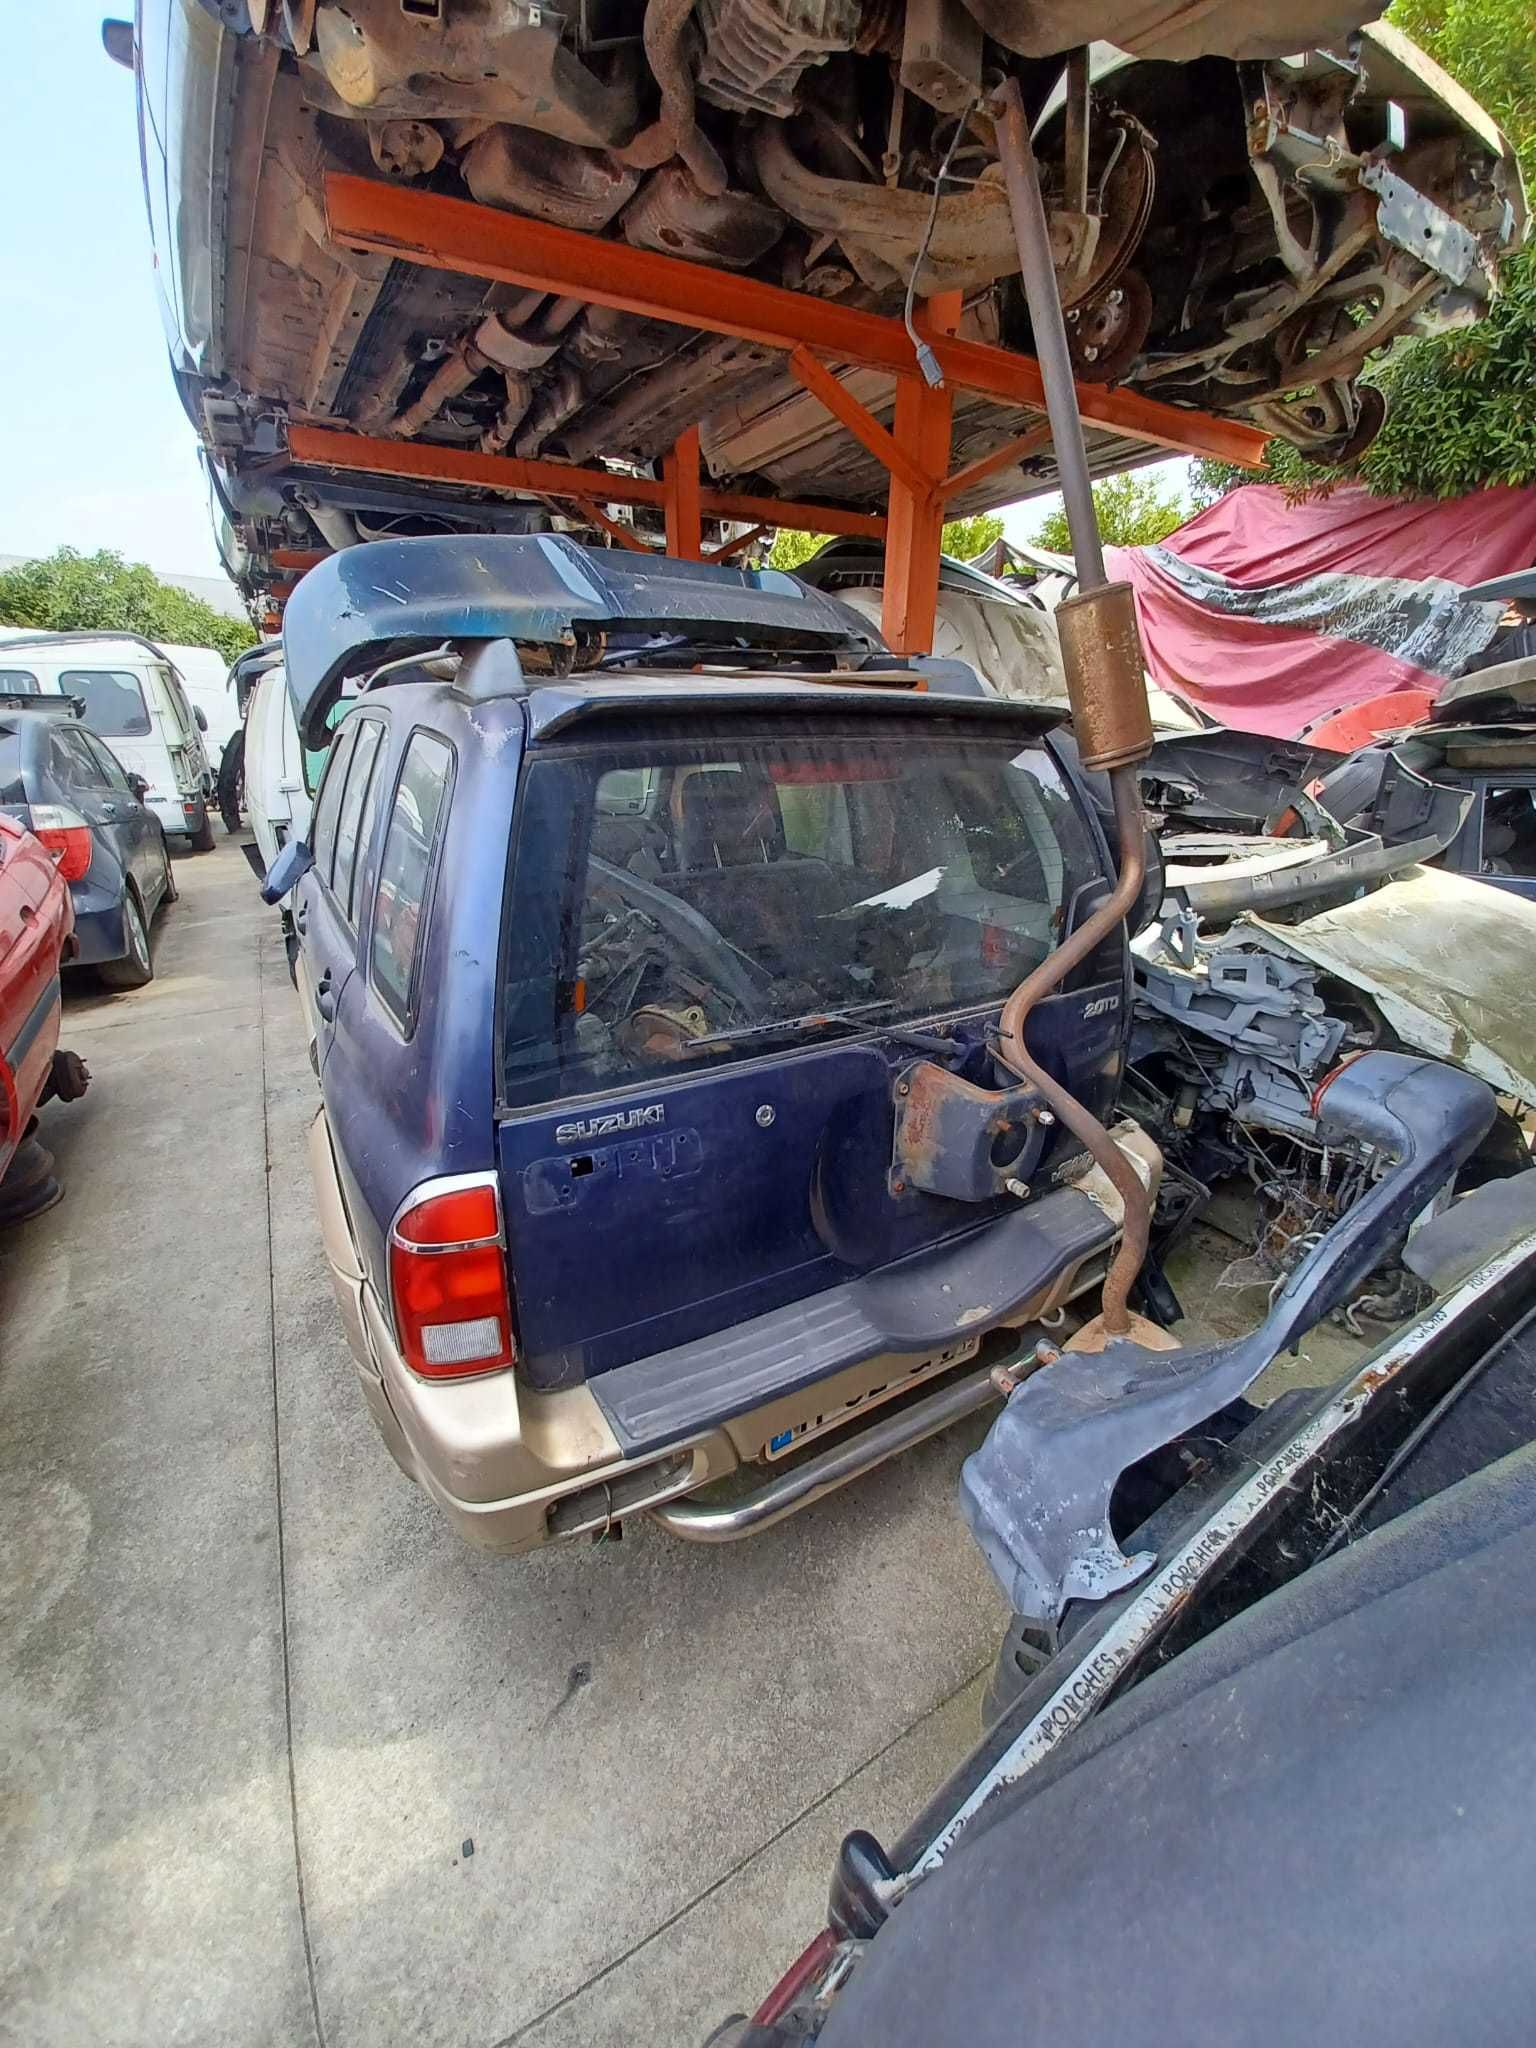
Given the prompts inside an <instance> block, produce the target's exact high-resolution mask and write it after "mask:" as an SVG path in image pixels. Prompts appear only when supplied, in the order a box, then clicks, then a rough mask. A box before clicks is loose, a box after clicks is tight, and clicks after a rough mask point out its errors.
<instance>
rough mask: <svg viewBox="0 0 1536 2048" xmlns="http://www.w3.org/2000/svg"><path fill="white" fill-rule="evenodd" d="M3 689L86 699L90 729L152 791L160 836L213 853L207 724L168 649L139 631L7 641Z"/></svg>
mask: <svg viewBox="0 0 1536 2048" xmlns="http://www.w3.org/2000/svg"><path fill="white" fill-rule="evenodd" d="M0 690H9V691H16V692H20V693H22V694H23V695H30V696H39V695H41V696H52V695H57V696H62V697H77V698H79V699H80V701H81V703H82V704H83V705H84V707H85V723H86V724H87V725H88V726H89V727H90V729H91V731H92V732H94V733H96V734H97V735H98V736H99V737H100V738H101V739H104V740H105V741H106V743H107V745H108V746H109V747H110V748H111V750H112V752H113V753H114V754H115V755H116V756H117V758H118V760H119V762H120V763H121V764H122V766H123V769H124V771H125V772H126V773H127V774H129V775H141V776H143V778H144V780H145V782H146V783H147V784H148V785H149V786H148V789H147V790H146V792H145V796H144V802H145V803H146V804H147V805H148V807H149V809H150V810H151V811H153V812H154V814H155V816H156V817H157V818H158V819H159V820H160V823H161V826H162V827H163V829H164V830H165V831H166V832H167V833H173V834H180V835H182V836H184V837H185V838H187V839H189V840H190V841H191V843H192V849H193V851H194V852H195V853H211V852H212V851H213V843H214V841H213V824H212V821H211V820H210V818H209V815H208V799H209V797H210V795H211V794H212V791H213V776H212V774H211V773H210V771H209V767H208V756H207V753H206V751H205V750H204V747H203V736H202V730H201V727H202V724H203V721H202V720H201V719H200V718H199V717H198V716H197V713H196V712H195V710H194V709H193V706H192V704H191V702H190V701H189V699H188V697H187V693H186V690H185V688H184V687H183V684H182V680H181V677H180V675H179V674H178V672H177V669H176V665H175V663H174V662H173V661H172V660H171V659H170V658H169V656H168V655H167V654H166V652H165V649H164V648H163V647H157V646H156V645H155V643H154V641H152V640H145V639H142V638H141V637H140V636H139V635H138V634H137V633H26V632H12V633H6V634H5V635H4V637H3V638H0Z"/></svg>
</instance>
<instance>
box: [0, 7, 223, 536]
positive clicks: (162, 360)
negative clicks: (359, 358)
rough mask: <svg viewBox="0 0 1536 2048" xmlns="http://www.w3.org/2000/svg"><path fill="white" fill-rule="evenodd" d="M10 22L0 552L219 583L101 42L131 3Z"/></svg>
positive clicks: (0, 277) (132, 146)
mask: <svg viewBox="0 0 1536 2048" xmlns="http://www.w3.org/2000/svg"><path fill="white" fill-rule="evenodd" d="M3 11H4V17H5V18H4V26H3V28H0V45H3V49H4V56H5V62H4V64H3V66H0V190H3V191H4V193H5V195H6V203H5V208H4V213H3V217H0V218H3V225H0V301H3V303H4V307H5V317H4V319H3V321H0V390H3V391H4V393H5V397H6V403H5V406H4V408H3V410H0V554H14V555H45V554H48V553H50V552H51V551H52V550H53V549H54V548H56V547H58V546H60V545H63V544H68V545H70V546H72V547H78V548H80V549H82V550H84V551H86V552H89V551H90V550H92V549H94V548H116V549H117V550H119V552H121V553H122V554H124V555H126V556H127V557H128V558H129V560H131V561H143V562H148V563H149V565H150V567H151V568H153V569H157V570H161V571H163V572H170V573H173V574H175V573H180V574H183V575H196V576H208V575H217V574H218V573H219V558H218V553H217V550H216V549H215V547H214V544H213V530H212V527H211V526H210V524H209V518H208V494H207V487H206V484H205V481H204V478H203V473H202V470H201V468H200V466H199V464H198V460H197V441H196V437H195V435H194V433H193V430H192V426H191V423H190V421H189V420H188V419H187V416H186V414H185V413H184V412H183V411H182V408H181V402H180V400H179V399H178V398H177V396H176V389H175V386H174V384H173V383H172V382H171V373H170V367H169V362H168V359H167V355H166V347H165V340H164V335H163V332H162V329H161V325H160V315H159V309H158V302H157V299H156V294H155V287H154V269H153V258H152V256H151V253H150V243H149V229H148V225H147V223H146V220H145V214H144V197H143V186H142V181H141V179H140V175H139V150H138V137H137V129H136V126H135V117H134V101H133V78H132V75H131V74H130V73H129V72H127V71H124V70H122V69H121V68H120V67H119V66H118V65H116V64H113V63H112V62H111V61H110V59H109V58H108V57H107V54H106V52H105V51H104V50H103V49H102V47H101V18H102V16H103V14H106V13H111V12H116V13H120V14H124V15H127V14H130V13H131V12H132V5H131V0H115V4H113V0H108V4H105V5H104V4H103V0H49V4H48V5H46V6H36V5H33V6H17V5H14V4H12V5H7V6H5V7H4V10H3Z"/></svg>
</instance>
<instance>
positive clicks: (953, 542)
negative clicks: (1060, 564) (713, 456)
mask: <svg viewBox="0 0 1536 2048" xmlns="http://www.w3.org/2000/svg"><path fill="white" fill-rule="evenodd" d="M1002 532H1003V522H1002V519H1001V518H1000V517H999V515H998V514H997V513H996V512H977V513H975V514H974V515H973V516H972V517H971V518H969V519H951V520H950V521H949V523H948V524H947V525H946V527H945V528H944V533H943V537H942V539H941V540H940V542H939V545H940V547H941V548H942V549H943V550H944V552H945V554H946V555H954V556H955V557H956V559H957V560H959V561H962V562H969V561H971V560H973V559H974V558H975V557H976V556H977V555H979V554H981V553H982V552H983V550H984V549H986V548H989V547H991V545H992V543H993V541H995V540H1000V539H1001V538H1002ZM831 538H832V536H831V534H829V533H800V532H797V531H796V529H795V528H794V527H792V526H781V527H780V528H779V530H778V532H777V533H776V534H775V535H774V537H773V547H772V549H771V550H770V552H769V555H768V566H769V568H770V569H798V568H799V567H800V564H801V563H802V562H808V561H809V560H810V559H811V557H812V555H814V554H816V553H818V552H819V551H820V550H821V549H822V548H824V547H825V546H826V544H827V542H828V541H829V540H830V539H831Z"/></svg>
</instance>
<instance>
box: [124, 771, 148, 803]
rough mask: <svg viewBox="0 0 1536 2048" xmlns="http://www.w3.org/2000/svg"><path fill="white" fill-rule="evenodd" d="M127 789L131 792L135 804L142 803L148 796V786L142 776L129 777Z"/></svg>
mask: <svg viewBox="0 0 1536 2048" xmlns="http://www.w3.org/2000/svg"><path fill="white" fill-rule="evenodd" d="M128 787H129V788H130V789H131V790H132V791H133V800H134V802H135V803H136V804H141V803H143V801H144V799H145V797H147V796H148V795H149V784H148V783H147V782H146V781H145V779H144V777H143V776H142V775H130V776H129V777H128Z"/></svg>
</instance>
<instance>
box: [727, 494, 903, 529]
mask: <svg viewBox="0 0 1536 2048" xmlns="http://www.w3.org/2000/svg"><path fill="white" fill-rule="evenodd" d="M703 499H704V510H705V511H706V512H707V513H708V514H709V516H710V518H711V519H745V520H748V521H749V522H750V523H751V524H752V525H754V526H792V527H794V528H795V529H796V531H797V532H800V533H840V534H852V535H853V536H854V537H855V538H856V539H858V540H884V538H885V521H884V520H883V519H882V518H881V517H880V516H879V514H878V513H875V512H846V511H844V509H843V507H842V506H841V505H803V504H799V503H797V502H796V501H794V500H793V499H788V498H786V499H784V500H782V501H781V500H780V499H778V498H754V497H749V496H748V495H747V493H746V492H744V491H705V492H704V494H703Z"/></svg>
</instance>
